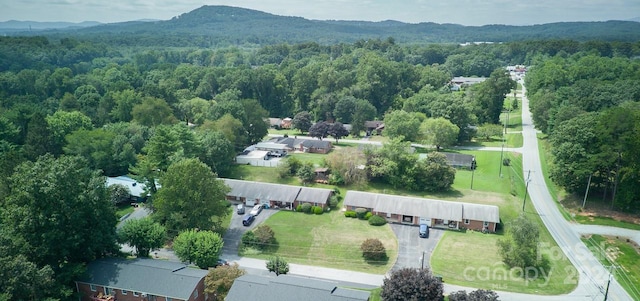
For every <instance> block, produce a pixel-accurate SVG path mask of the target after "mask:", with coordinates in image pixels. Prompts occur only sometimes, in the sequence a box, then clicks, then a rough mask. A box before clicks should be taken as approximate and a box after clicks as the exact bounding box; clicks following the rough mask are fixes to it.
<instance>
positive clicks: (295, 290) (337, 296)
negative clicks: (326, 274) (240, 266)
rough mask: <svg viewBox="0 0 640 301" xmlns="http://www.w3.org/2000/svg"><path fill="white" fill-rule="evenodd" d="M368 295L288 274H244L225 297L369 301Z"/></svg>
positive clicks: (240, 299) (234, 299) (263, 300)
mask: <svg viewBox="0 0 640 301" xmlns="http://www.w3.org/2000/svg"><path fill="white" fill-rule="evenodd" d="M370 295H371V293H370V292H368V291H360V290H354V289H348V288H341V287H338V283H337V282H334V281H327V280H319V279H312V278H306V277H298V276H291V275H280V276H278V277H273V276H258V275H243V276H240V277H239V278H237V279H236V280H235V281H234V282H233V286H231V290H230V291H229V294H228V295H227V298H226V299H225V300H227V301H245V300H260V301H289V300H292V301H293V300H295V301H298V300H314V301H325V300H326V301H365V300H369V296H370Z"/></svg>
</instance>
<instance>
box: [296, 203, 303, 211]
mask: <svg viewBox="0 0 640 301" xmlns="http://www.w3.org/2000/svg"><path fill="white" fill-rule="evenodd" d="M296 211H297V212H302V205H301V204H299V205H298V206H297V207H296Z"/></svg>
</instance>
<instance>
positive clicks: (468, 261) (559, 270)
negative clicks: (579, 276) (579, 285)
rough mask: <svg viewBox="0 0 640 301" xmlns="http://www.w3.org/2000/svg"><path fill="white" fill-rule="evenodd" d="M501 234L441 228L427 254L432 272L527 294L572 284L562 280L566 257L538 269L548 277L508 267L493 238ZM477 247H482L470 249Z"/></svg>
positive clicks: (555, 291) (549, 292) (446, 279)
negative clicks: (529, 275) (532, 276)
mask: <svg viewBox="0 0 640 301" xmlns="http://www.w3.org/2000/svg"><path fill="white" fill-rule="evenodd" d="M501 237H502V236H501V235H495V234H482V233H480V232H474V231H467V232H466V233H464V232H455V231H447V232H445V234H444V235H443V236H442V238H441V239H440V242H439V243H438V246H437V247H436V249H435V251H434V253H433V255H432V257H431V266H432V269H433V272H434V274H436V275H440V276H442V278H443V280H444V282H445V283H451V284H456V285H464V286H471V287H477V288H484V289H491V290H503V291H513V292H523V293H531V294H543V295H555V294H562V293H568V292H570V291H571V290H573V289H574V288H575V285H566V284H564V280H565V279H566V278H567V277H568V276H569V275H570V274H567V272H566V271H567V269H572V268H573V267H572V266H571V263H569V260H568V259H566V258H564V260H561V261H554V262H553V263H552V267H551V271H544V272H541V271H538V273H539V274H542V273H544V274H545V275H548V276H549V277H548V278H546V277H538V278H537V279H531V280H527V279H525V278H523V277H522V276H521V273H519V271H518V270H517V269H514V270H508V269H507V268H506V266H505V265H504V264H503V263H502V259H501V257H500V255H499V254H498V247H497V241H498V239H500V238H501ZM473 246H475V247H473ZM479 246H482V247H479ZM480 248H481V249H482V251H479V252H474V251H470V250H479V249H480Z"/></svg>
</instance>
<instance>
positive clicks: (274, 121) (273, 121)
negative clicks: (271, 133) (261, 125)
mask: <svg viewBox="0 0 640 301" xmlns="http://www.w3.org/2000/svg"><path fill="white" fill-rule="evenodd" d="M268 122H269V127H270V128H272V129H278V130H279V129H281V128H282V119H280V118H269V119H268Z"/></svg>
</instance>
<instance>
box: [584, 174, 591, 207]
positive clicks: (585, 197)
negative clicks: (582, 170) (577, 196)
mask: <svg viewBox="0 0 640 301" xmlns="http://www.w3.org/2000/svg"><path fill="white" fill-rule="evenodd" d="M591 176H593V173H591V174H590V175H589V181H587V190H586V191H585V192H584V199H583V200H582V209H584V206H585V205H586V204H587V195H589V187H590V186H591Z"/></svg>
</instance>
